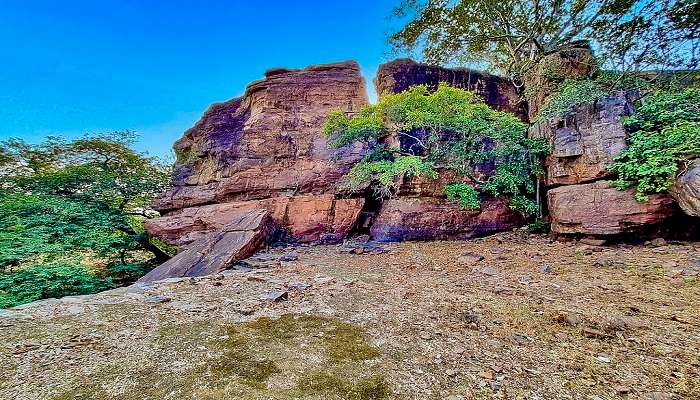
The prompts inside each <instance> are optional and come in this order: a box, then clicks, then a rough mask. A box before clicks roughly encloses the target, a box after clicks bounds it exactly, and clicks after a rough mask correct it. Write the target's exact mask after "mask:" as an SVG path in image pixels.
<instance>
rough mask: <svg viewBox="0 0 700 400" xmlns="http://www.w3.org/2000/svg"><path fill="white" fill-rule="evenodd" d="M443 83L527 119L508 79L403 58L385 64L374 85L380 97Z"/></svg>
mask: <svg viewBox="0 0 700 400" xmlns="http://www.w3.org/2000/svg"><path fill="white" fill-rule="evenodd" d="M441 82H445V83H448V84H449V85H451V86H454V87H458V88H462V89H466V90H471V91H473V92H476V93H478V94H480V95H481V96H482V97H483V98H484V101H485V102H486V104H488V105H489V106H491V107H493V108H495V109H496V110H499V111H507V112H510V113H513V114H516V115H518V116H520V117H521V118H526V115H525V114H526V113H525V108H524V107H523V105H522V103H521V102H520V95H519V94H518V92H517V90H516V88H515V86H513V84H512V83H511V82H510V81H509V80H508V79H506V78H501V77H499V76H495V75H489V74H485V73H482V72H478V71H473V70H469V69H464V68H443V67H438V66H433V65H426V64H419V63H417V62H415V61H413V60H411V59H408V58H401V59H398V60H394V61H391V62H388V63H386V64H382V65H380V66H379V69H378V70H377V76H376V77H375V78H374V85H375V87H376V89H377V94H379V95H380V96H381V95H384V94H391V93H399V92H403V91H404V90H406V89H408V88H409V87H411V86H413V85H428V86H429V87H431V88H437V86H438V84H439V83H441Z"/></svg>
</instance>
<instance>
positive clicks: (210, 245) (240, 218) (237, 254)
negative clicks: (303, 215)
mask: <svg viewBox="0 0 700 400" xmlns="http://www.w3.org/2000/svg"><path fill="white" fill-rule="evenodd" d="M273 233H274V224H273V222H272V218H271V217H270V212H268V211H267V210H253V211H248V212H240V213H238V214H236V215H235V216H232V218H230V219H229V222H228V223H227V224H226V225H225V226H224V227H223V228H222V229H221V230H219V231H216V232H213V233H209V234H207V235H204V236H203V237H201V238H200V239H198V240H197V241H195V242H194V243H192V244H191V245H190V246H188V247H187V248H186V249H185V250H184V251H181V252H180V253H178V254H177V255H176V256H175V257H173V258H171V259H170V260H168V261H166V262H165V263H163V264H161V265H159V266H158V267H156V268H155V269H153V270H152V271H151V272H149V273H148V274H146V275H144V276H143V277H141V279H139V282H152V281H157V280H161V279H166V278H178V277H185V276H203V275H209V274H214V273H217V272H221V271H223V270H225V269H227V268H228V267H230V266H231V265H233V264H234V263H235V262H237V261H240V260H242V259H244V258H248V257H250V256H251V255H253V254H254V253H255V252H256V251H257V250H258V249H260V248H261V247H262V246H263V245H265V244H266V243H267V242H268V240H269V239H270V238H271V237H272V235H273Z"/></svg>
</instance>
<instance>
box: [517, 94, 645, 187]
mask: <svg viewBox="0 0 700 400" xmlns="http://www.w3.org/2000/svg"><path fill="white" fill-rule="evenodd" d="M632 100H633V99H632V98H631V97H630V96H628V95H627V94H625V93H623V92H621V93H617V94H616V95H614V96H611V97H608V98H605V99H601V100H598V101H595V102H594V103H593V104H580V105H578V106H576V107H574V109H573V111H572V112H571V113H569V114H567V115H566V116H565V117H562V118H556V119H552V120H549V121H547V122H542V123H538V124H535V125H533V126H532V127H530V130H529V136H530V137H541V138H545V139H547V140H548V141H549V143H550V144H551V146H552V152H551V154H550V155H549V156H548V157H547V159H546V160H545V165H546V167H547V168H546V170H547V174H546V176H545V184H546V185H549V186H553V185H571V184H577V183H584V182H591V181H594V180H597V179H600V178H604V177H606V176H608V175H609V174H608V171H607V169H608V167H610V165H611V164H612V163H613V158H614V157H615V156H616V155H618V154H619V153H620V152H621V151H622V150H624V149H625V148H626V147H627V130H626V129H625V126H624V124H623V118H624V117H626V116H629V115H631V114H632V113H633V112H634V108H633V106H632Z"/></svg>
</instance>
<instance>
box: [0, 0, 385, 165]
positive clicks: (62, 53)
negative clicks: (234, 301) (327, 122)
mask: <svg viewBox="0 0 700 400" xmlns="http://www.w3.org/2000/svg"><path fill="white" fill-rule="evenodd" d="M397 2H398V0H397V1H392V0H379V1H377V0H362V1H343V2H340V1H327V0H326V1H322V0H314V1H291V0H290V1H281V0H280V1H272V0H265V1H255V0H253V1H243V0H241V1H223V0H207V1H195V0H192V1H180V0H176V1H172V0H170V1H165V0H161V1H156V0H101V1H86V0H80V1H78V0H73V1H71V0H64V1H58V0H56V1H48V0H35V1H27V0H2V1H0V139H5V138H8V137H20V138H24V139H26V140H29V141H32V142H37V141H40V140H41V139H42V138H43V137H45V136H47V135H52V134H54V135H55V134H57V135H62V136H66V137H75V136H79V135H81V134H82V133H86V132H99V131H111V130H121V129H131V130H135V131H137V132H139V133H140V134H141V136H142V140H141V142H140V143H139V144H138V148H139V149H140V150H147V151H149V152H150V153H151V154H155V155H167V154H169V153H170V147H171V145H172V143H173V142H174V141H175V140H176V139H177V138H179V137H180V136H181V134H182V133H183V132H184V131H185V130H186V129H187V128H189V127H190V126H192V125H193V124H194V122H195V121H196V120H197V119H198V118H199V116H200V115H201V114H202V112H203V111H204V110H205V109H206V108H207V107H208V106H209V105H210V104H211V103H213V102H217V101H222V100H226V99H229V98H232V97H235V96H238V95H240V94H242V93H243V90H244V89H245V86H246V85H247V84H248V83H249V82H250V81H252V80H255V79H259V78H261V77H262V75H263V72H264V71H265V70H266V69H269V68H272V67H290V68H297V67H304V66H306V65H310V64H317V63H325V62H332V61H340V60H347V59H354V60H357V61H358V62H359V63H360V65H361V66H362V69H363V74H364V75H365V78H366V80H367V81H368V83H371V79H372V77H373V76H374V73H375V71H376V68H377V66H378V65H379V64H380V63H381V62H384V61H387V60H388V59H389V58H390V57H389V56H388V55H387V53H388V50H389V47H388V46H387V44H386V36H387V34H388V32H389V29H390V24H392V23H395V22H396V21H393V22H392V21H389V20H387V18H388V17H389V16H390V14H391V9H392V8H393V7H394V6H395V5H396V4H397Z"/></svg>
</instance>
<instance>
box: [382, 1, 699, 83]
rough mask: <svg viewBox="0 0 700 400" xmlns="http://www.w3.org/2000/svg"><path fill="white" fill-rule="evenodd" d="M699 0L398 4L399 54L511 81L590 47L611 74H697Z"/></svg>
mask: <svg viewBox="0 0 700 400" xmlns="http://www.w3.org/2000/svg"><path fill="white" fill-rule="evenodd" d="M699 8H700V5H699V3H698V2H697V0H591V1H580V0H544V1H529V0H504V1H492V0H424V1H422V0H403V1H402V3H401V5H400V6H399V7H398V8H397V9H396V10H395V15H396V16H397V17H398V18H400V19H401V21H402V23H403V26H402V27H401V28H400V29H399V30H398V31H396V32H394V33H393V34H392V36H391V38H390V41H391V43H392V44H393V45H394V46H395V48H397V49H408V50H413V49H419V50H421V52H422V53H423V56H424V57H425V59H426V60H427V61H428V62H429V63H433V64H439V63H461V64H476V65H477V66H483V67H486V68H489V69H491V70H494V71H496V72H501V73H504V74H506V75H508V76H509V77H510V78H511V79H513V81H514V82H515V83H519V82H521V79H522V77H523V76H524V74H525V73H527V71H528V70H530V69H531V68H532V67H533V66H534V65H536V64H537V62H538V61H539V60H540V59H541V58H542V57H543V56H544V55H546V54H549V53H552V52H557V51H560V50H565V49H570V48H573V47H577V46H580V45H581V42H589V43H591V44H592V47H593V48H594V50H596V52H597V53H598V54H599V55H601V56H602V57H603V58H604V60H605V64H606V67H607V68H608V69H616V70H624V71H629V70H637V71H639V70H647V69H657V70H658V69H665V68H681V67H685V68H694V67H695V66H696V65H697V61H698V58H697V56H698V50H699V49H698V32H699V28H698V26H699V25H698V22H699V20H700V17H698V15H699V14H700V12H699V10H698V9H699Z"/></svg>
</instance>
